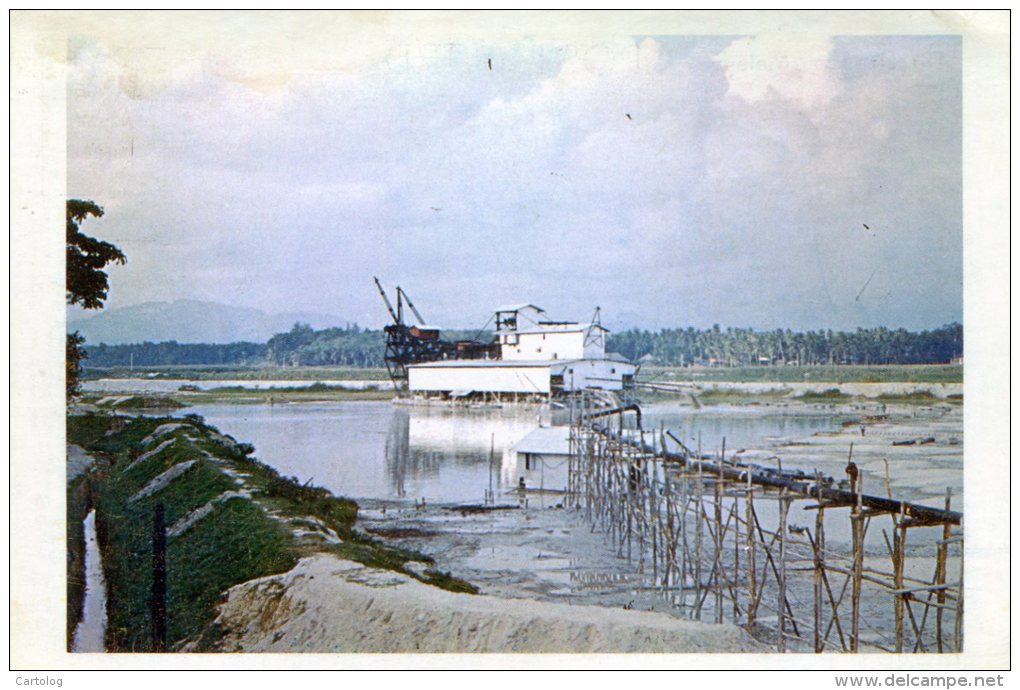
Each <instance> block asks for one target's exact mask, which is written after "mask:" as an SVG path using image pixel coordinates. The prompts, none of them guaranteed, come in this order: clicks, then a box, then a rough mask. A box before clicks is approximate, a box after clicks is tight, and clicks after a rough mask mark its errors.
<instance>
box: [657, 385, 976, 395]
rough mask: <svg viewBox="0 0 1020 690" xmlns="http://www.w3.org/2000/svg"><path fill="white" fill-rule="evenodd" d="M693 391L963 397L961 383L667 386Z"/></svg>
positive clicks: (753, 393)
mask: <svg viewBox="0 0 1020 690" xmlns="http://www.w3.org/2000/svg"><path fill="white" fill-rule="evenodd" d="M670 385H674V386H678V387H679V386H683V387H685V388H690V389H692V390H694V391H696V392H697V391H732V392H735V393H746V394H750V395H763V394H766V395H767V394H772V393H781V394H787V395H789V396H791V397H802V396H815V395H826V394H839V395H845V396H849V397H860V398H883V397H905V396H930V397H932V398H939V399H946V398H951V397H959V396H962V395H963V384H962V383H904V382H882V383H872V382H859V383H858V382H842V383H840V382H835V381H810V382H808V381H804V382H773V381H762V382H731V381H690V382H682V383H681V382H679V381H675V382H670Z"/></svg>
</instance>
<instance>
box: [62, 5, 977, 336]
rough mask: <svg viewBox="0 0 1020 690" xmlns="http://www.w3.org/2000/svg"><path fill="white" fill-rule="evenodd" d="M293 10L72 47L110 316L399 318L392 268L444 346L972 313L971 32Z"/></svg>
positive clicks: (75, 178)
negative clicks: (185, 310) (280, 17)
mask: <svg viewBox="0 0 1020 690" xmlns="http://www.w3.org/2000/svg"><path fill="white" fill-rule="evenodd" d="M159 16H160V15H155V18H158V17H159ZM275 19H276V18H274V17H268V18H267V17H266V16H263V15H246V14H244V13H236V14H228V15H216V14H209V15H204V16H203V15H198V16H197V17H193V16H190V15H189V16H182V17H176V18H174V21H177V22H178V23H180V24H181V26H174V21H171V22H158V21H155V19H154V18H153V17H149V18H146V17H141V18H138V17H135V20H134V21H133V22H132V23H130V24H129V25H125V26H115V25H111V24H112V23H108V24H107V25H103V26H100V25H95V24H93V25H88V24H84V25H82V26H81V27H80V28H79V29H77V30H76V31H72V32H71V33H72V36H71V38H70V40H69V42H68V46H67V141H68V144H67V194H68V196H69V197H73V198H87V199H92V200H94V201H96V202H97V203H99V204H100V205H101V206H103V207H104V209H105V211H106V215H105V216H104V217H103V218H102V219H99V220H89V221H87V222H86V224H85V225H84V227H83V231H85V232H86V233H88V234H93V235H95V236H98V237H101V238H103V239H106V240H108V241H111V242H113V243H115V244H117V245H118V246H120V247H121V248H122V249H123V250H124V252H125V253H126V254H127V256H128V263H127V265H125V266H123V267H120V266H117V267H113V268H112V269H110V280H111V285H112V287H111V290H110V298H109V300H108V303H107V306H108V308H109V307H118V306H126V305H129V304H135V303H140V302H146V301H170V300H175V299H184V298H186V299H200V300H208V301H215V302H221V303H225V304H231V305H238V306H246V307H255V308H258V309H261V310H264V311H266V312H270V313H273V312H284V311H307V312H323V313H329V314H336V315H338V316H339V317H341V318H342V319H343V320H345V321H349V322H357V323H359V324H360V325H362V326H369V327H378V326H381V325H382V324H383V323H385V322H386V321H387V320H388V316H387V313H386V310H385V307H384V306H383V304H382V301H381V300H380V298H379V295H378V293H377V291H376V289H375V285H374V283H373V281H372V278H373V276H378V277H379V278H380V279H381V280H382V281H383V283H384V284H385V285H386V286H387V287H389V288H393V287H394V286H395V285H397V284H399V285H401V286H402V287H403V288H404V289H405V291H406V292H407V293H408V294H410V295H411V297H412V299H413V300H414V302H415V305H416V306H417V307H418V308H419V310H420V311H421V312H422V313H423V315H424V317H425V318H426V319H427V320H428V321H429V322H430V323H435V324H438V325H441V326H445V327H451V328H472V327H481V326H482V325H483V324H484V323H485V321H486V320H487V319H488V317H489V315H490V313H491V310H492V309H493V308H495V307H497V306H499V305H502V304H506V303H517V302H531V303H535V304H538V305H540V306H542V307H544V308H545V309H546V310H547V312H548V313H549V314H550V316H551V317H553V318H559V319H576V320H586V319H588V318H590V316H591V315H592V312H593V310H594V309H595V307H596V306H599V307H601V309H602V314H603V322H604V323H606V324H607V325H608V326H610V327H611V328H614V329H620V328H626V327H633V326H638V327H643V328H650V329H655V328H662V327H676V326H680V327H686V326H695V327H702V328H703V327H709V326H711V325H712V324H720V325H721V326H723V327H726V326H738V327H753V328H756V329H771V328H792V329H794V330H805V329H817V328H832V329H844V330H852V329H856V328H858V327H874V326H887V327H892V328H899V327H904V328H908V329H911V330H920V329H925V328H934V327H938V326H940V325H942V324H945V323H948V322H951V321H961V320H962V311H963V305H962V300H963V268H962V261H963V257H962V251H963V239H962V237H963V235H962V223H963V219H962V172H961V136H962V84H961V58H962V54H961V41H960V38H959V37H958V36H952V35H938V36H934V35H933V36H925V35H912V36H907V35H885V36H883V35H860V34H857V35H832V34H829V33H825V32H818V31H804V32H799V31H796V30H788V31H770V32H762V33H753V34H751V33H727V34H723V35H718V34H717V35H706V34H705V33H704V32H699V33H697V34H695V33H691V34H690V35H685V34H684V33H683V32H682V31H677V30H676V29H675V28H673V29H671V30H670V31H668V32H663V33H657V32H656V31H655V30H654V23H651V24H650V23H648V22H643V23H641V29H642V30H641V31H635V30H629V29H627V27H623V28H621V27H619V26H617V24H618V23H619V22H607V21H604V20H603V21H601V22H598V21H591V22H589V24H591V25H593V26H587V27H584V29H585V30H579V29H577V27H572V26H571V24H570V22H562V23H561V24H562V28H558V27H557V25H556V22H553V21H551V20H552V19H553V17H552V16H550V17H538V19H537V22H536V21H531V23H528V22H525V21H524V18H521V17H519V16H516V15H495V16H491V15H490V16H488V18H487V19H486V22H484V23H481V24H480V23H479V21H477V17H474V18H473V21H471V22H468V24H469V26H468V25H464V26H461V25H458V24H457V22H452V21H450V22H446V21H444V20H445V19H447V17H443V16H437V17H432V18H431V19H428V21H426V19H427V18H423V17H421V16H417V17H411V18H407V17H403V18H402V17H396V18H394V17H393V16H392V15H376V14H374V13H365V14H362V15H319V14H317V13H305V14H304V15H302V16H300V17H298V18H297V19H296V20H294V21H289V22H282V23H281V22H277V21H275ZM291 19H294V18H293V17H292V18H291ZM412 19H413V20H414V21H412ZM531 19H532V20H534V19H535V18H534V17H532V18H531ZM542 19H549V20H550V21H546V22H543V21H542ZM593 19H597V17H595V18H593ZM426 25H427V26H426ZM423 27H424V28H423ZM568 27H570V28H568ZM197 29H201V30H197ZM425 29H427V30H425ZM649 29H651V30H649ZM490 61H491V68H490ZM69 315H71V316H74V315H76V314H75V313H74V312H69Z"/></svg>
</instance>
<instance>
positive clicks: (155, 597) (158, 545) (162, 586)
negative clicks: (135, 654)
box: [149, 503, 166, 652]
mask: <svg viewBox="0 0 1020 690" xmlns="http://www.w3.org/2000/svg"><path fill="white" fill-rule="evenodd" d="M164 510H165V509H164V507H163V504H162V503H157V504H156V505H155V508H154V510H153V513H152V598H151V600H150V603H149V610H150V613H151V616H152V651H154V652H165V651H166V516H165V514H164Z"/></svg>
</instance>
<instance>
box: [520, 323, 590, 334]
mask: <svg viewBox="0 0 1020 690" xmlns="http://www.w3.org/2000/svg"><path fill="white" fill-rule="evenodd" d="M592 327H594V328H598V329H601V330H603V331H606V332H607V333H608V332H609V329H608V328H606V327H605V326H603V325H601V324H597V323H596V324H594V326H593V324H591V323H550V324H546V325H542V324H538V325H535V326H528V327H527V328H519V329H517V331H516V332H517V334H518V335H534V334H536V333H579V332H582V331H587V330H588V329H589V328H592Z"/></svg>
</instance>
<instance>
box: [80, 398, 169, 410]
mask: <svg viewBox="0 0 1020 690" xmlns="http://www.w3.org/2000/svg"><path fill="white" fill-rule="evenodd" d="M104 399H106V400H109V402H102V400H104ZM97 404H98V405H99V406H100V407H103V408H106V409H110V410H176V409H178V408H181V407H184V404H183V403H181V402H179V401H177V400H175V399H173V398H172V397H170V396H166V395H132V396H128V397H118V398H113V399H112V400H110V399H109V396H106V397H105V398H101V399H99V401H97Z"/></svg>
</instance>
